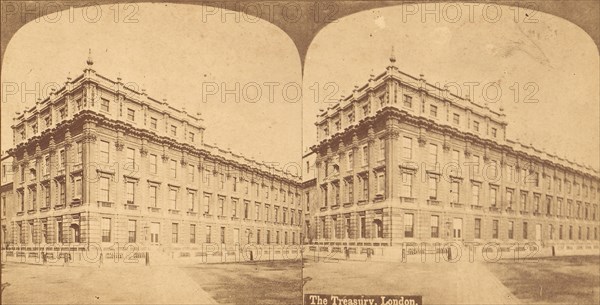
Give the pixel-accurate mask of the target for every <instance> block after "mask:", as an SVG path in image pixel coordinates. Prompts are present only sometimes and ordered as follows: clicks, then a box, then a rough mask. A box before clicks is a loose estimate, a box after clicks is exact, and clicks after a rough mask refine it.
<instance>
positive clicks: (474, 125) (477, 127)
mask: <svg viewBox="0 0 600 305" xmlns="http://www.w3.org/2000/svg"><path fill="white" fill-rule="evenodd" d="M473 129H474V130H475V132H479V122H477V121H473Z"/></svg>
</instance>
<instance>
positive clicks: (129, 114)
mask: <svg viewBox="0 0 600 305" xmlns="http://www.w3.org/2000/svg"><path fill="white" fill-rule="evenodd" d="M127 120H129V121H135V110H133V109H131V108H127Z"/></svg>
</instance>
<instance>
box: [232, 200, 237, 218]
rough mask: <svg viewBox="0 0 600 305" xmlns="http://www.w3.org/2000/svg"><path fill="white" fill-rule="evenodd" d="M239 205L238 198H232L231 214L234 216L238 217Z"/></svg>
mask: <svg viewBox="0 0 600 305" xmlns="http://www.w3.org/2000/svg"><path fill="white" fill-rule="evenodd" d="M237 205H238V200H237V199H235V198H231V216H233V217H238V214H237Z"/></svg>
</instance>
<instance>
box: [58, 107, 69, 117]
mask: <svg viewBox="0 0 600 305" xmlns="http://www.w3.org/2000/svg"><path fill="white" fill-rule="evenodd" d="M58 116H59V117H60V118H61V119H64V118H66V117H67V108H66V107H62V108H60V109H59V110H58Z"/></svg>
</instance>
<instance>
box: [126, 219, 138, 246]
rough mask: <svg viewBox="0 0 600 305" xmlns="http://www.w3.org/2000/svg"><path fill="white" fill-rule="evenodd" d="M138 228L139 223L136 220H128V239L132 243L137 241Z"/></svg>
mask: <svg viewBox="0 0 600 305" xmlns="http://www.w3.org/2000/svg"><path fill="white" fill-rule="evenodd" d="M136 228H137V223H136V221H135V220H129V221H128V222H127V231H128V239H127V240H128V241H129V242H130V243H134V242H136Z"/></svg>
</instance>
